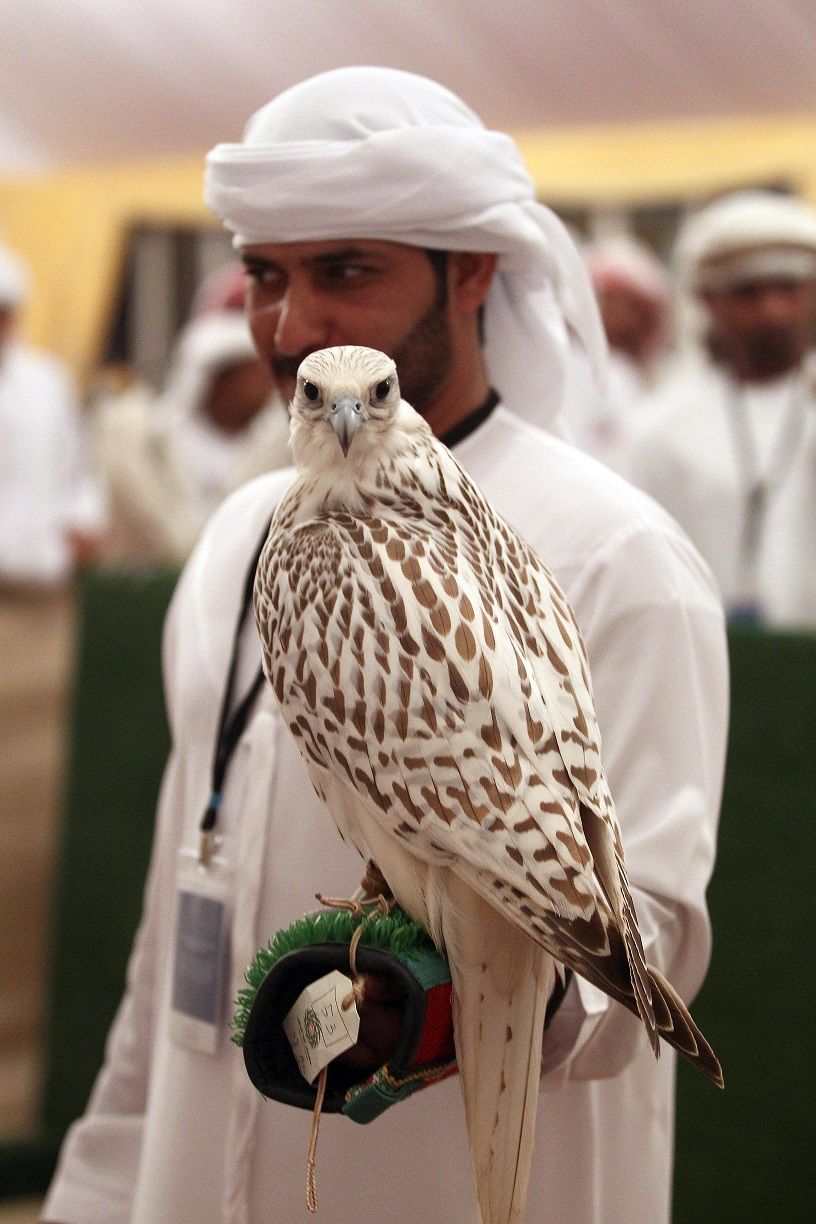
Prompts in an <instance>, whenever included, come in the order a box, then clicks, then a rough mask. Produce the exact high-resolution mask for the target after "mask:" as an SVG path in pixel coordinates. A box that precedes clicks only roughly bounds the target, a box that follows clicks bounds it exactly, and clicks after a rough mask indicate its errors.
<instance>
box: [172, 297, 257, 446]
mask: <svg viewBox="0 0 816 1224" xmlns="http://www.w3.org/2000/svg"><path fill="white" fill-rule="evenodd" d="M257 356H258V354H257V352H256V351H255V346H254V345H253V343H252V336H251V334H250V330H249V324H248V323H247V321H246V317H245V316H244V315H243V314H242V313H241V312H239V311H237V310H228V311H220V312H215V311H213V312H210V313H209V314H204V315H200V316H199V317H198V318H195V319H193V320H192V321H191V322H189V323H188V324H187V325H186V327H184V328H183V330H182V331H181V332H180V334H179V337H178V339H177V341H176V345H175V348H174V349H173V356H172V359H171V362H170V370H169V373H168V375H167V379H166V382H165V385H164V389H163V391H162V395H161V406H162V409H166V417H165V423H166V424H170V423H171V422H172V420H174V419H175V420H177V419H178V418H179V417H193V416H195V415H196V414H197V413H198V412H199V411H200V410H201V409H202V408H203V406H204V401H205V398H206V396H207V394H208V392H209V390H210V387H211V386H212V383H213V380H214V378H215V376H216V375H217V374H218V373H219V372H220V371H221V370H223V369H225V368H226V367H228V366H232V365H238V364H239V363H241V362H243V361H250V360H252V359H254V358H257Z"/></svg>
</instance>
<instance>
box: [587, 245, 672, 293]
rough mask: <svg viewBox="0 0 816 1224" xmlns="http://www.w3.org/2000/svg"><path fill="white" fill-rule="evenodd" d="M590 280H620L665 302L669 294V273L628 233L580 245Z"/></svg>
mask: <svg viewBox="0 0 816 1224" xmlns="http://www.w3.org/2000/svg"><path fill="white" fill-rule="evenodd" d="M582 254H583V256H584V261H585V263H586V265H587V268H588V269H589V274H590V277H591V278H592V280H593V282H594V283H595V284H596V285H597V286H599V287H601V288H602V287H604V286H605V285H608V284H620V285H623V286H626V287H628V288H631V291H632V292H633V293H636V294H639V295H640V296H642V297H645V298H648V299H649V300H650V301H653V302H654V303H655V305H658V306H664V307H665V306H667V305H668V303H669V298H670V296H671V282H670V279H669V274H668V272H667V270H666V268H664V266H663V264H662V263H661V262H660V260H659V259H658V258H657V256H656V255H654V254H652V252H651V251H650V250H649V248H648V247H647V246H646V245H645V244H644V243H642V242H637V241H636V240H635V239H634V238H631V237H630V236H629V235H628V234H615V235H614V237H611V238H604V239H601V240H600V241H598V242H590V243H587V244H586V246H584V247H583V249H582Z"/></svg>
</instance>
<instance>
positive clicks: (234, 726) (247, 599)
mask: <svg viewBox="0 0 816 1224" xmlns="http://www.w3.org/2000/svg"><path fill="white" fill-rule="evenodd" d="M270 523H271V520H270ZM270 523H267V525H266V527H265V528H264V532H263V535H262V536H261V540H260V543H259V544H258V547H257V549H256V550H255V553H254V555H253V557H252V562H251V564H250V566H249V569H248V570H247V572H246V578H245V579H244V590H243V595H242V599H241V610H240V612H239V615H238V621H237V624H236V626H235V636H234V637H233V641H232V656H231V658H230V666H229V673H228V675H227V686H226V688H225V690H224V697H223V700H222V702H221V713H220V715H219V718H218V731H217V733H216V737H215V751H214V753H213V767H212V785H211V789H210V798H209V802H208V803H207V807H206V809H205V812H204V816H203V818H202V821H201V832H202V833H211V832H212V830H213V829H214V828H215V824H216V821H217V820H218V809H219V808H220V806H221V796H222V793H223V788H224V779H225V778H226V776H227V770H228V769H229V763H230V761H231V760H232V756H233V753H234V752H235V749H236V748H237V746H238V741H239V740H240V738H241V736H242V735H243V733H244V731H245V730H246V725H247V723H248V722H249V716H250V713H251V712H252V707H253V705H254V704H255V699H256V697H257V696H258V693H259V692H260V691H261V687H262V685H263V682H264V674H263V668H259V669H258V674H257V675H256V677H255V679H254V680H253V681H252V685H251V687H250V689H249V691H248V692H247V693H246V695H245V696H244V697H243V698H242V699H241V701H240V702H239V703H238V705H237V706H236V707H235V709H234V710H232V712H231V707H232V700H233V697H234V695H235V678H236V675H237V672H238V653H239V645H240V639H241V633H242V631H243V628H244V623H245V622H246V618H247V613H248V612H249V609H250V606H251V604H252V590H253V587H254V586H255V573H256V571H257V569H258V562H259V561H260V559H261V553H262V552H263V549H264V544H265V543H266V537H267V536H268V535H269V526H270Z"/></svg>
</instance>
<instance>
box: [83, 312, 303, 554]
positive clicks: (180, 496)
mask: <svg viewBox="0 0 816 1224" xmlns="http://www.w3.org/2000/svg"><path fill="white" fill-rule="evenodd" d="M94 433H95V441H96V454H97V461H98V463H99V468H100V472H101V474H102V476H103V478H104V480H105V484H106V488H107V493H108V497H109V499H110V529H109V532H108V534H107V536H106V539H105V545H104V553H103V558H104V560H105V561H106V562H108V563H116V564H118V565H125V566H128V565H147V564H156V563H160V562H163V563H165V564H174V563H179V562H182V561H186V559H187V558H188V557H189V555H190V553H191V552H192V550H193V547H194V545H195V543H196V541H197V540H198V537H199V536H200V535H201V532H202V529H203V527H204V524H205V523H206V522H207V520H208V519H209V517H210V516H211V514H212V513H213V511H214V510H215V509H216V508H217V507H218V506H219V505H220V504H221V502H222V501H223V500H224V498H225V497H227V496H228V495H229V494H230V493H232V492H233V491H234V490H235V489H237V488H238V487H239V486H240V485H242V484H246V483H247V481H249V480H252V479H253V478H254V477H255V476H258V475H260V473H262V472H269V471H274V470H275V469H277V468H281V467H286V466H287V465H288V463H289V462H290V459H289V421H288V416H287V412H286V408H285V406H284V404H283V402H282V401H281V399H280V397H279V396H278V395H276V394H274V393H273V389H272V382H271V378H270V374H269V370H268V369H267V367H266V366H265V365H264V364H263V363H262V362H261V361H260V360H259V358H258V354H257V353H256V351H255V348H254V346H253V343H252V337H251V335H250V332H249V327H248V326H247V321H246V318H245V316H244V313H243V310H241V311H238V310H235V309H228V310H207V311H205V312H204V313H202V314H201V315H200V316H199V317H197V318H194V319H192V320H191V321H190V322H189V323H188V324H187V325H186V326H185V327H184V328H183V330H182V332H181V334H180V335H179V337H178V340H177V341H176V345H175V347H174V350H173V357H172V360H171V364H170V371H169V373H168V377H167V380H166V382H165V385H164V388H163V390H162V393H161V395H159V396H154V395H153V394H152V393H151V392H150V391H148V390H147V389H145V388H142V387H137V388H134V389H133V390H131V391H128V392H125V393H124V394H122V395H119V396H117V397H115V398H114V399H112V400H110V401H108V402H103V403H102V404H100V405H99V407H98V408H97V411H96V414H95V425H94Z"/></svg>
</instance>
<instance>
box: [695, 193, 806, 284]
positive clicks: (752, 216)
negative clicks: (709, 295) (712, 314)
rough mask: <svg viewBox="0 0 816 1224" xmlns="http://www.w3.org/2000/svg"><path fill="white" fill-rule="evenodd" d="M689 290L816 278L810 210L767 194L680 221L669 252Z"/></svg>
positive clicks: (730, 199) (745, 196)
mask: <svg viewBox="0 0 816 1224" xmlns="http://www.w3.org/2000/svg"><path fill="white" fill-rule="evenodd" d="M675 251H676V260H677V269H678V273H679V275H680V278H681V280H682V281H683V282H684V284H685V286H686V287H687V288H689V289H692V290H701V289H724V288H728V287H729V286H730V285H733V284H737V283H739V281H741V280H746V279H749V278H752V277H755V278H761V277H768V276H770V277H773V276H792V277H795V278H797V279H805V278H809V277H813V276H816V209H813V208H811V207H809V205H807V204H804V203H802V201H801V200H793V199H791V198H790V197H789V196H782V195H778V194H776V193H775V192H771V191H738V192H734V193H733V194H732V195H728V196H725V197H723V198H722V199H720V200H715V201H714V203H713V204H709V205H707V207H705V208H703V209H701V210H700V211H699V212H697V213H695V214H694V215H693V216H692V217H690V218H689V219H688V221H686V223H685V224H684V225H683V227H682V229H681V230H680V233H679V235H678V239H677V245H676V248H675Z"/></svg>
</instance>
